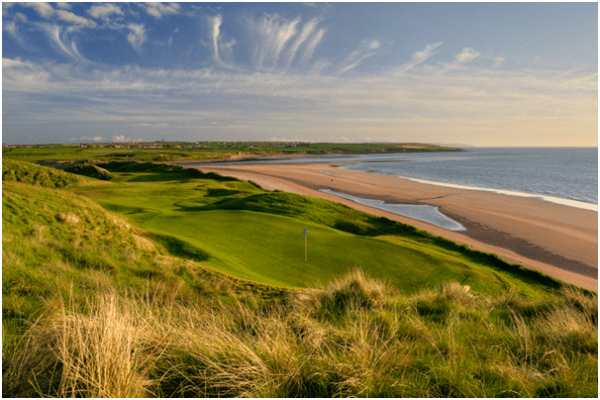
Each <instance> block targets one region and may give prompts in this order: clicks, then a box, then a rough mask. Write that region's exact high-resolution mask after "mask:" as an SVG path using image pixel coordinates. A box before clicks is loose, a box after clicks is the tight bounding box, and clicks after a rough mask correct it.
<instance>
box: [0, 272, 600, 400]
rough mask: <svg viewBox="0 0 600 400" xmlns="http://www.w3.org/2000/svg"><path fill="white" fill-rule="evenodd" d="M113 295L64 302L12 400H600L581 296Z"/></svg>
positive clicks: (41, 328) (14, 354)
mask: <svg viewBox="0 0 600 400" xmlns="http://www.w3.org/2000/svg"><path fill="white" fill-rule="evenodd" d="M106 289H107V290H106V291H105V292H104V293H103V294H101V296H100V297H99V298H98V299H94V300H92V299H90V301H89V303H88V304H87V305H86V307H85V311H82V310H80V309H77V307H75V306H74V305H69V302H68V301H64V302H62V301H61V302H60V305H59V306H57V307H55V308H54V309H52V310H49V311H48V313H47V314H46V315H45V317H44V318H42V319H40V320H39V321H37V322H36V323H34V324H33V325H32V326H31V328H30V329H29V330H28V331H27V333H26V334H25V335H24V336H23V338H22V339H21V341H20V342H19V343H17V344H12V345H10V346H8V347H9V352H4V351H3V371H4V372H3V385H4V389H3V395H5V396H59V397H71V396H77V397H79V396H82V397H145V396H150V397H153V396H161V397H171V396H178V397H179V396H185V397H204V396H223V397H352V396H360V397H389V396H403V397H505V396H510V397H513V396H516V397H546V396H556V397H597V394H598V387H597V366H598V364H597V336H598V335H597V334H598V329H597V298H596V297H589V296H579V294H575V293H574V292H573V291H572V290H567V291H563V292H562V293H561V294H560V295H559V299H558V300H557V301H556V302H554V303H553V304H551V305H549V304H546V305H544V304H535V303H531V302H530V301H524V302H523V303H521V304H520V306H517V307H511V306H508V307H507V306H506V299H505V298H503V297H502V296H500V297H492V296H480V295H474V294H472V293H471V292H470V290H469V287H467V286H463V285H460V284H459V283H456V282H449V283H447V284H444V285H442V286H440V287H438V288H436V289H426V290H423V291H420V292H416V293H413V294H411V295H406V294H403V293H402V292H399V291H397V290H395V289H393V288H392V287H390V286H388V285H386V284H384V283H381V282H377V281H374V280H372V279H368V278H366V277H365V276H364V274H363V273H362V272H361V271H354V272H352V273H351V274H349V275H347V276H346V277H344V278H342V279H340V280H336V281H334V282H331V283H330V284H328V285H325V286H322V287H319V288H315V289H306V290H301V291H295V292H290V293H289V294H288V295H287V296H286V297H285V298H283V299H282V300H281V301H278V302H276V303H271V304H270V305H269V306H258V305H256V304H253V303H252V302H248V301H246V302H235V303H232V304H230V305H224V304H222V303H218V302H217V303H214V302H213V303H208V302H207V303H197V304H193V303H187V304H182V303H181V302H178V301H177V300H175V299H173V300H172V301H170V302H168V304H169V306H167V307H165V304H167V303H165V302H163V301H160V302H159V301H156V300H151V299H150V298H149V297H145V298H144V297H138V296H135V295H131V294H130V295H127V294H118V292H117V291H116V290H111V289H110V288H106ZM66 300H68V299H66ZM433 302H441V303H442V304H444V306H443V307H442V308H441V309H439V310H436V311H435V313H432V312H431V310H430V309H426V308H423V304H431V303H433ZM543 306H546V307H543ZM531 307H534V308H536V307H537V308H539V309H542V308H543V309H544V311H541V312H538V313H532V314H528V315H526V316H525V315H524V313H523V311H524V310H525V309H528V308H531ZM5 347H6V346H5Z"/></svg>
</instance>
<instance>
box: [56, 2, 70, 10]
mask: <svg viewBox="0 0 600 400" xmlns="http://www.w3.org/2000/svg"><path fill="white" fill-rule="evenodd" d="M56 7H58V8H64V9H66V10H70V9H71V3H65V2H58V3H56Z"/></svg>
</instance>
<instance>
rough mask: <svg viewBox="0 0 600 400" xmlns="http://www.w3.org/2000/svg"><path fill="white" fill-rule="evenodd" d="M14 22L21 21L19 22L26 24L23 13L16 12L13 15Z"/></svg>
mask: <svg viewBox="0 0 600 400" xmlns="http://www.w3.org/2000/svg"><path fill="white" fill-rule="evenodd" d="M15 20H17V21H21V22H27V17H26V16H25V14H23V13H20V12H16V13H15Z"/></svg>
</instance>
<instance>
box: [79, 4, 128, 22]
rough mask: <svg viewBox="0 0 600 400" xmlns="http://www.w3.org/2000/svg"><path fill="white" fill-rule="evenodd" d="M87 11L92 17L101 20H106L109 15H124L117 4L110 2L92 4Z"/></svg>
mask: <svg viewBox="0 0 600 400" xmlns="http://www.w3.org/2000/svg"><path fill="white" fill-rule="evenodd" d="M87 13H88V14H89V15H90V16H91V17H92V18H99V19H103V20H108V19H109V17H110V16H111V15H124V13H123V10H121V8H120V7H119V6H117V5H115V4H111V3H103V4H94V5H93V6H91V7H90V8H89V9H88V10H87Z"/></svg>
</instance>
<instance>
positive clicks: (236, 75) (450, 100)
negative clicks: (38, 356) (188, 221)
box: [2, 2, 598, 146]
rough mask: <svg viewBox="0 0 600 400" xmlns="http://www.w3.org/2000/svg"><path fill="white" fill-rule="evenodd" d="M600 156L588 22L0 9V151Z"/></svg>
mask: <svg viewBox="0 0 600 400" xmlns="http://www.w3.org/2000/svg"><path fill="white" fill-rule="evenodd" d="M162 139H165V140H166V141H186V142H196V141H265V140H269V141H313V142H399V143H408V142H412V143H436V144H448V145H456V144H459V145H468V146H597V145H598V4H597V3H596V2H588V3H570V2H567V3H428V2H420V3H188V2H184V3H130V2H129V3H2V142H3V143H5V144H35V143H37V144H43V143H94V142H96V143H106V142H133V141H155V140H162Z"/></svg>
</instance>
